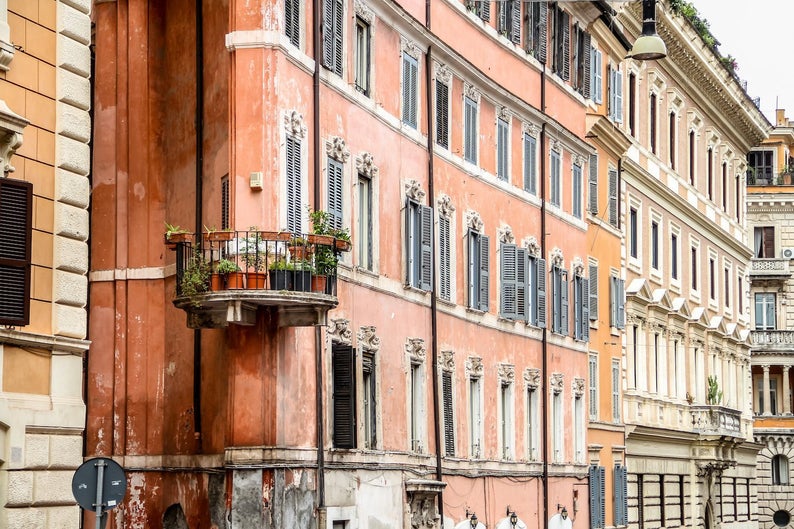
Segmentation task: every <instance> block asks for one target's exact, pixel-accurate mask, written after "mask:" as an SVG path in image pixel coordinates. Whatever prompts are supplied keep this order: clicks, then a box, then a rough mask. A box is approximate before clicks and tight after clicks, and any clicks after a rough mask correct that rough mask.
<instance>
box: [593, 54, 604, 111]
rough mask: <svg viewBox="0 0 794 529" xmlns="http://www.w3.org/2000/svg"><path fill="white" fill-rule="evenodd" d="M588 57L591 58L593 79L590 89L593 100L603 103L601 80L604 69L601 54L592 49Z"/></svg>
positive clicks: (602, 83)
mask: <svg viewBox="0 0 794 529" xmlns="http://www.w3.org/2000/svg"><path fill="white" fill-rule="evenodd" d="M590 54H591V55H590V58H591V59H592V68H593V71H592V74H593V80H592V85H591V86H590V89H591V90H592V93H593V101H594V102H596V103H598V104H601V103H603V101H604V99H603V96H604V82H603V75H604V74H603V71H604V62H603V55H602V54H601V52H600V51H598V50H596V49H593V50H592V51H591V52H590Z"/></svg>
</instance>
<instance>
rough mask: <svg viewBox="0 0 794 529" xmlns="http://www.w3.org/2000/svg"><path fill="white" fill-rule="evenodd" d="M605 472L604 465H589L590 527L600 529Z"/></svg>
mask: <svg viewBox="0 0 794 529" xmlns="http://www.w3.org/2000/svg"><path fill="white" fill-rule="evenodd" d="M605 474H606V473H605V469H604V467H600V466H596V465H590V468H589V470H588V477H589V480H588V481H589V482H590V529H602V528H603V527H604V524H605V521H604V510H605V508H604V505H605V501H606V498H605V496H604V492H605V491H604V487H605Z"/></svg>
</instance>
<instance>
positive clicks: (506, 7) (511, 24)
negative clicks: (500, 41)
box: [496, 0, 521, 44]
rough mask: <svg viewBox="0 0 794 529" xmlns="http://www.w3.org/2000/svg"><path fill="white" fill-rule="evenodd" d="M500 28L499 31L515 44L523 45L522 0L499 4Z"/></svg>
mask: <svg viewBox="0 0 794 529" xmlns="http://www.w3.org/2000/svg"><path fill="white" fill-rule="evenodd" d="M496 7H497V9H498V10H499V27H498V28H497V30H498V31H499V33H500V34H502V35H504V36H505V37H507V38H508V39H510V41H511V42H512V43H513V44H521V0H505V1H503V2H497V3H496Z"/></svg>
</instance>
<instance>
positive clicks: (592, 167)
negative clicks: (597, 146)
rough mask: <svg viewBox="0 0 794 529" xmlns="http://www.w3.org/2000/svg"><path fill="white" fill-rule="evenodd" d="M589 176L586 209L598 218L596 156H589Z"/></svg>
mask: <svg viewBox="0 0 794 529" xmlns="http://www.w3.org/2000/svg"><path fill="white" fill-rule="evenodd" d="M588 167H589V176H588V179H587V182H588V186H587V198H588V206H587V209H588V210H589V211H590V214H591V215H594V216H596V217H597V216H598V155H597V154H591V155H590V163H589V164H588Z"/></svg>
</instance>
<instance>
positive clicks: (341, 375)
mask: <svg viewBox="0 0 794 529" xmlns="http://www.w3.org/2000/svg"><path fill="white" fill-rule="evenodd" d="M331 364H332V366H331V367H332V369H333V373H332V376H333V401H334V402H333V411H334V422H333V426H334V430H333V438H334V446H335V447H336V448H355V447H356V400H355V389H356V388H355V355H354V354H353V347H351V346H349V345H342V344H334V345H333V347H332V348H331Z"/></svg>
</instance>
